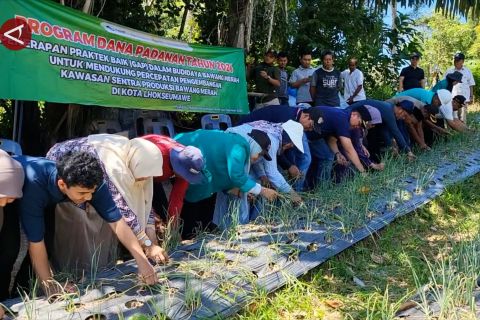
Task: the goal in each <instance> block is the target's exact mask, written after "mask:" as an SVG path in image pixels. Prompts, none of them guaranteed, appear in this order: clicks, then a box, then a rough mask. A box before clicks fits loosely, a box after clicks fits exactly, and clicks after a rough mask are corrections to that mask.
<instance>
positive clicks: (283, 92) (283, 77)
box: [278, 69, 288, 98]
mask: <svg viewBox="0 0 480 320" xmlns="http://www.w3.org/2000/svg"><path fill="white" fill-rule="evenodd" d="M279 70H280V88H278V97H279V98H287V97H288V92H287V89H288V73H287V70H285V69H279Z"/></svg>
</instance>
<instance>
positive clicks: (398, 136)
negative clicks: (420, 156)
mask: <svg viewBox="0 0 480 320" xmlns="http://www.w3.org/2000/svg"><path fill="white" fill-rule="evenodd" d="M363 105H368V106H372V107H374V108H375V109H377V110H378V111H380V115H381V116H382V125H383V127H384V128H385V129H386V130H388V131H389V132H390V134H391V135H392V136H393V138H394V139H395V141H397V144H398V147H399V148H400V150H402V151H405V152H408V151H410V147H409V146H408V144H407V142H406V141H405V138H404V137H403V134H402V133H401V131H400V129H399V128H398V126H397V118H396V117H395V113H394V111H393V108H394V105H393V104H391V103H388V102H384V101H380V100H372V99H368V100H364V101H359V102H355V103H353V104H351V105H350V106H349V107H348V108H347V109H351V108H356V107H359V106H363ZM389 140H391V139H389ZM385 142H386V144H387V146H390V145H391V141H385Z"/></svg>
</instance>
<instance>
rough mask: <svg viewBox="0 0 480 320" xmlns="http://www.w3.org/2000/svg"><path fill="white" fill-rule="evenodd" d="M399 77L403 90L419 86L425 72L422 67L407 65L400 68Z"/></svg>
mask: <svg viewBox="0 0 480 320" xmlns="http://www.w3.org/2000/svg"><path fill="white" fill-rule="evenodd" d="M400 77H404V79H403V90H408V89H413V88H421V87H422V84H421V81H422V80H423V79H425V73H424V72H423V69H422V68H419V67H416V68H414V67H412V66H408V67H405V68H403V69H402V72H400Z"/></svg>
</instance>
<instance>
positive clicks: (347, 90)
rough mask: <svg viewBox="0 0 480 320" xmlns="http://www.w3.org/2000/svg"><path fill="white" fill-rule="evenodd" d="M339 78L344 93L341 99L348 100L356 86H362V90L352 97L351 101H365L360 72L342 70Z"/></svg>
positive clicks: (356, 70)
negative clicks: (341, 81)
mask: <svg viewBox="0 0 480 320" xmlns="http://www.w3.org/2000/svg"><path fill="white" fill-rule="evenodd" d="M340 78H341V79H342V80H343V83H344V84H343V85H344V93H343V97H344V98H345V100H348V98H350V97H351V96H353V93H354V92H355V90H357V88H358V86H362V89H361V90H360V91H359V92H358V94H357V95H356V96H355V97H353V101H354V102H356V101H360V100H365V99H367V97H366V95H365V89H364V88H363V73H362V71H360V70H358V69H355V70H353V72H350V69H346V70H344V71H343V72H342V73H341V74H340Z"/></svg>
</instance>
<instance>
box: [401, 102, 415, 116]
mask: <svg viewBox="0 0 480 320" xmlns="http://www.w3.org/2000/svg"><path fill="white" fill-rule="evenodd" d="M397 106H399V107H401V108H402V109H403V110H405V111H406V112H408V113H413V109H414V108H415V105H414V104H413V102H412V101H409V100H402V101H400V102H399V103H397Z"/></svg>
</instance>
